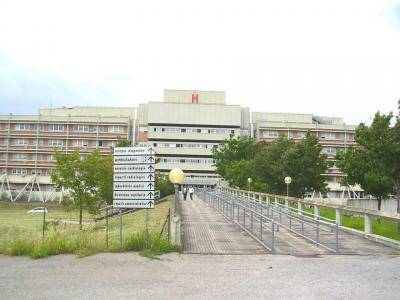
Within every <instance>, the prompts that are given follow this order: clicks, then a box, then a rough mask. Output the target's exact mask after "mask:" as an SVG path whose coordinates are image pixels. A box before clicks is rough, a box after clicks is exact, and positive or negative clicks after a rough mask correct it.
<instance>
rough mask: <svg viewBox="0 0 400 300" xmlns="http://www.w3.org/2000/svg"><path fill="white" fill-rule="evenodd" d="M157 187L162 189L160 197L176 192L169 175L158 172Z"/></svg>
mask: <svg viewBox="0 0 400 300" xmlns="http://www.w3.org/2000/svg"><path fill="white" fill-rule="evenodd" d="M155 189H156V190H159V191H160V197H161V198H162V197H165V196H168V195H171V194H173V193H174V185H173V184H172V183H171V182H170V181H169V179H168V176H167V175H165V174H161V173H159V172H156V178H155Z"/></svg>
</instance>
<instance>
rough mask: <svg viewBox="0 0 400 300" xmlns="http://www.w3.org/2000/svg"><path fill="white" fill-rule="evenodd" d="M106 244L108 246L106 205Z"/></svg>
mask: <svg viewBox="0 0 400 300" xmlns="http://www.w3.org/2000/svg"><path fill="white" fill-rule="evenodd" d="M106 245H107V248H108V206H107V207H106Z"/></svg>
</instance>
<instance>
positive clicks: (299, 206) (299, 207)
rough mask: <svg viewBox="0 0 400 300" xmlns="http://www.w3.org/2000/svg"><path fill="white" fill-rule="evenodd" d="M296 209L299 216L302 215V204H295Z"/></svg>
mask: <svg viewBox="0 0 400 300" xmlns="http://www.w3.org/2000/svg"><path fill="white" fill-rule="evenodd" d="M297 208H298V210H299V215H302V214H303V203H301V202H300V201H299V202H297Z"/></svg>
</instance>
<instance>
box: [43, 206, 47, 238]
mask: <svg viewBox="0 0 400 300" xmlns="http://www.w3.org/2000/svg"><path fill="white" fill-rule="evenodd" d="M46 209H47V207H46V206H45V207H44V210H43V234H42V243H44V230H45V228H46Z"/></svg>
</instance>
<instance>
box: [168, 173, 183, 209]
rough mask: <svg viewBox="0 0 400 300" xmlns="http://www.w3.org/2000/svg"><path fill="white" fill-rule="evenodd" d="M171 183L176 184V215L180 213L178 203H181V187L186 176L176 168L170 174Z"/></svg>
mask: <svg viewBox="0 0 400 300" xmlns="http://www.w3.org/2000/svg"><path fill="white" fill-rule="evenodd" d="M168 178H169V181H171V182H172V183H173V184H174V189H175V201H174V214H176V213H177V212H178V210H177V209H178V201H179V185H180V184H182V183H183V180H184V178H185V174H184V173H183V171H182V170H181V169H178V168H174V169H172V170H171V171H170V172H169V174H168Z"/></svg>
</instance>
